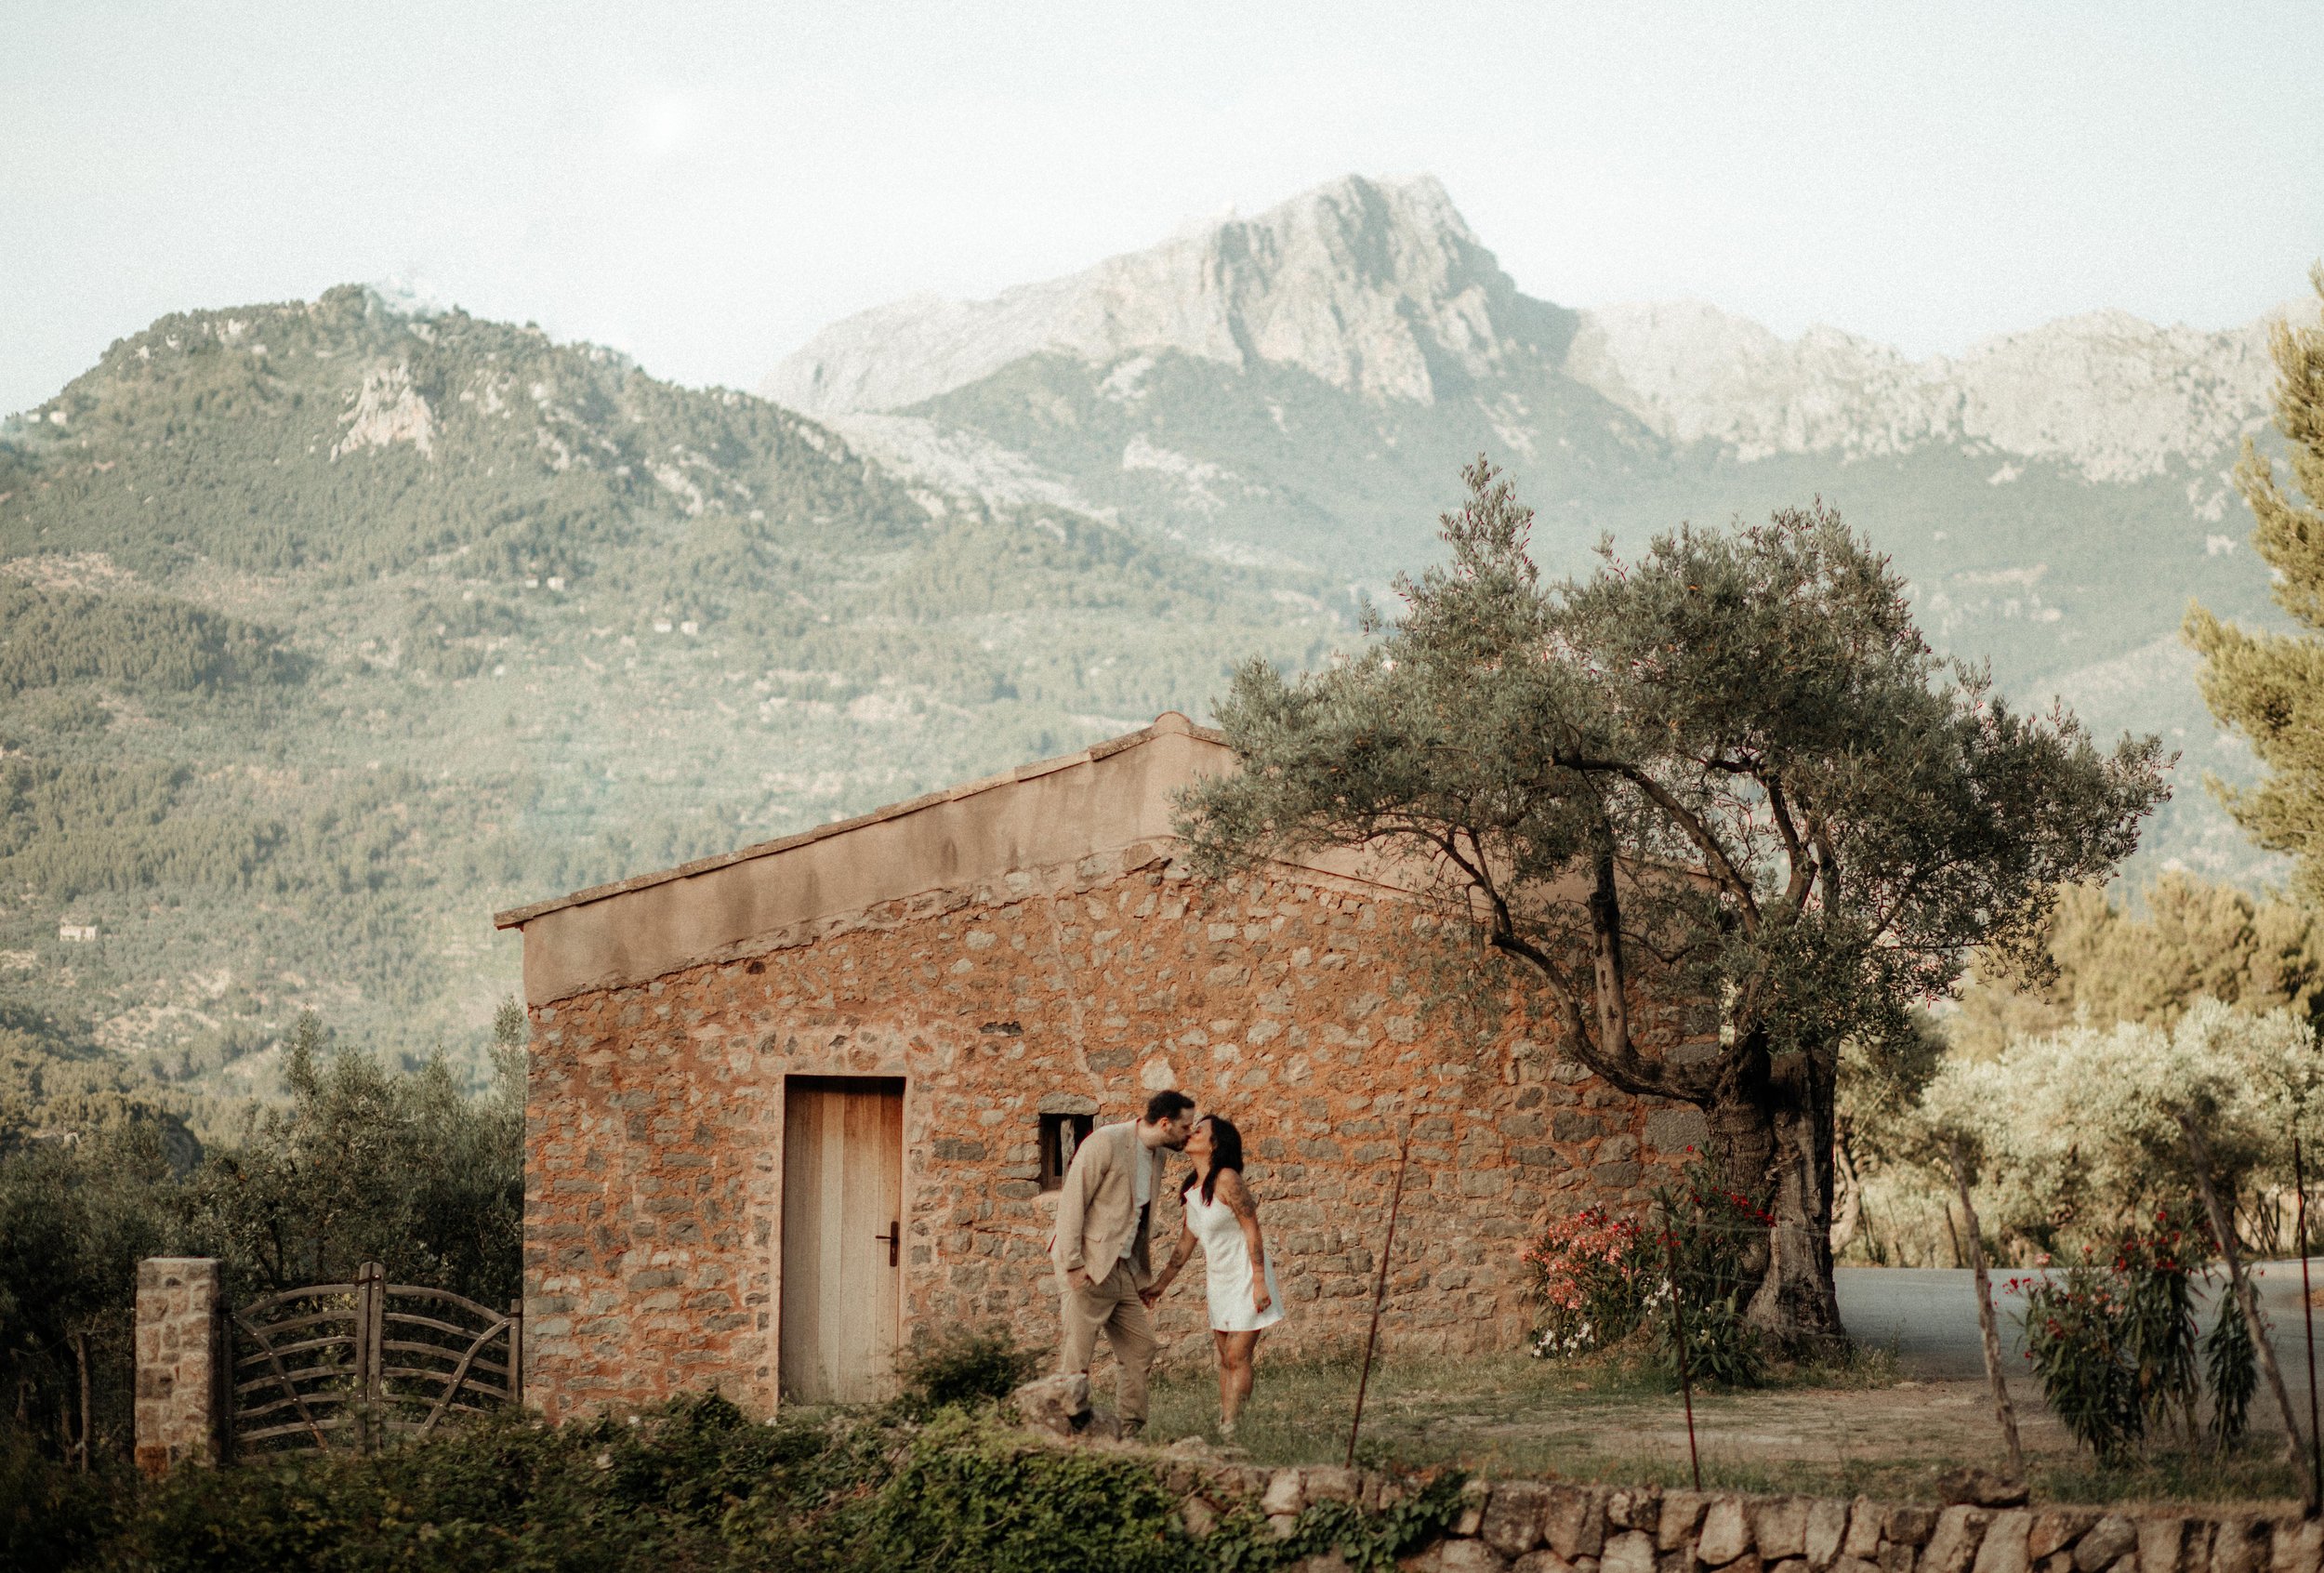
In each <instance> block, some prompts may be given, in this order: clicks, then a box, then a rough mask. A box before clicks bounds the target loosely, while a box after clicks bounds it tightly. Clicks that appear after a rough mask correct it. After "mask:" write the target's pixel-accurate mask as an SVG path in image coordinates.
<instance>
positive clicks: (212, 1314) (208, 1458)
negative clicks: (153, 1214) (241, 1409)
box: [135, 1256, 231, 1474]
mask: <svg viewBox="0 0 2324 1573" xmlns="http://www.w3.org/2000/svg"><path fill="white" fill-rule="evenodd" d="M220 1273H221V1268H220V1266H219V1263H218V1261H217V1259H216V1258H214V1257H207V1256H150V1257H147V1258H146V1259H145V1260H144V1261H142V1262H139V1263H138V1301H137V1331H136V1340H137V1395H136V1400H135V1401H136V1422H137V1463H138V1468H139V1469H140V1470H143V1471H144V1472H145V1473H146V1474H167V1473H168V1472H169V1471H170V1470H171V1469H173V1468H175V1467H176V1466H178V1464H181V1463H205V1464H208V1463H216V1462H218V1459H219V1458H220V1456H221V1454H222V1450H223V1447H224V1442H225V1424H226V1389H227V1384H228V1382H229V1381H231V1378H230V1376H229V1375H228V1370H227V1360H228V1351H227V1344H226V1335H225V1322H224V1310H223V1307H224V1301H223V1299H222V1298H221V1297H222V1293H223V1280H222V1278H221V1276H220Z"/></svg>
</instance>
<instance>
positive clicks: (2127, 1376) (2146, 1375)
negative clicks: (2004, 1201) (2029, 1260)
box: [2007, 1213, 2258, 1463]
mask: <svg viewBox="0 0 2324 1573" xmlns="http://www.w3.org/2000/svg"><path fill="white" fill-rule="evenodd" d="M2156 1224H2157V1227H2156V1228H2155V1229H2154V1230H2152V1231H2151V1232H2141V1233H2134V1234H2131V1235H2128V1236H2124V1238H2123V1239H2122V1240H2121V1241H2120V1242H2119V1245H2118V1246H2117V1248H2116V1249H2115V1252H2114V1255H2113V1256H2112V1258H2111V1259H2110V1260H2109V1261H2107V1262H2105V1263H2104V1264H2103V1265H2102V1264H2101V1262H2100V1261H2099V1259H2098V1258H2097V1257H2096V1256H2094V1255H2093V1254H2092V1253H2090V1252H2089V1251H2087V1250H2085V1252H2084V1253H2083V1256H2082V1259H2081V1260H2080V1262H2076V1263H2075V1264H2074V1265H2073V1266H2071V1267H2068V1268H2067V1270H2066V1271H2065V1272H2064V1273H2063V1274H2061V1275H2060V1276H2057V1277H2056V1278H2054V1279H2041V1278H2031V1279H2019V1278H2013V1279H2011V1280H2010V1281H2009V1284H2008V1286H2007V1287H2008V1289H2010V1290H2011V1291H2012V1292H2022V1293H2023V1294H2024V1295H2025V1298H2026V1309H2025V1311H2024V1313H2023V1315H2022V1318H2021V1319H2022V1321H2023V1325H2024V1327H2025V1331H2026V1357H2027V1359H2028V1360H2029V1361H2031V1362H2032V1363H2033V1368H2034V1375H2035V1376H2036V1377H2037V1378H2038V1379H2039V1380H2040V1382H2041V1391H2042V1396H2043V1397H2044V1398H2045V1399H2047V1400H2048V1402H2049V1405H2050V1408H2052V1409H2053V1410H2054V1411H2055V1412H2056V1414H2057V1417H2058V1419H2059V1420H2060V1421H2064V1422H2065V1424H2066V1428H2067V1430H2068V1431H2069V1432H2071V1433H2072V1434H2074V1438H2075V1440H2077V1441H2078V1442H2080V1443H2081V1444H2082V1445H2083V1446H2084V1447H2088V1448H2089V1449H2090V1450H2091V1451H2092V1452H2093V1453H2094V1454H2096V1455H2097V1457H2098V1460H2099V1461H2100V1462H2102V1463H2116V1462H2119V1461H2121V1460H2122V1459H2124V1458H2126V1457H2128V1456H2129V1455H2130V1454H2131V1453H2133V1452H2134V1451H2136V1450H2137V1449H2138V1448H2139V1447H2142V1446H2144V1444H2145V1443H2146V1440H2147V1439H2148V1438H2149V1437H2151V1436H2153V1435H2155V1434H2159V1432H2161V1431H2162V1430H2163V1429H2164V1427H2165V1426H2167V1424H2168V1423H2169V1421H2170V1418H2171V1417H2172V1414H2173V1413H2175V1414H2177V1416H2178V1417H2179V1419H2180V1421H2181V1423H2182V1426H2183V1434H2184V1435H2185V1439H2186V1440H2187V1441H2188V1442H2189V1443H2192V1442H2193V1441H2194V1440H2195V1437H2196V1435H2197V1432H2198V1424H2197V1408H2198V1406H2199V1402H2200V1400H2201V1397H2202V1392H2201V1389H2202V1387H2203V1385H2204V1384H2205V1379H2208V1384H2209V1386H2210V1389H2211V1398H2212V1433H2213V1434H2214V1435H2215V1436H2217V1437H2218V1438H2219V1440H2220V1441H2221V1442H2222V1443H2223V1444H2224V1443H2225V1442H2228V1441H2232V1440H2234V1439H2235V1438H2236V1437H2238V1436H2239V1435H2241V1434H2242V1433H2243V1430H2244V1427H2245V1423H2246V1417H2247V1415H2248V1413H2249V1411H2250V1408H2251V1395H2252V1392H2253V1389H2254V1387H2255V1385H2256V1383H2257V1381H2258V1376H2257V1373H2256V1371H2255V1370H2254V1368H2253V1364H2252V1362H2253V1358H2254V1350H2253V1347H2252V1342H2251V1329H2250V1328H2249V1327H2248V1326H2247V1325H2246V1324H2245V1322H2244V1319H2243V1314H2242V1311H2241V1308H2240V1307H2239V1306H2238V1305H2237V1303H2236V1300H2235V1295H2234V1293H2233V1291H2232V1289H2230V1288H2229V1287H2228V1286H2226V1285H2225V1284H2224V1283H2223V1284H2222V1285H2221V1286H2220V1288H2219V1289H2218V1291H2217V1293H2218V1300H2219V1303H2218V1315H2217V1317H2216V1319H2215V1320H2214V1322H2213V1324H2212V1330H2211V1332H2210V1334H2209V1335H2207V1336H2205V1337H2203V1338H2202V1339H2200V1340H2199V1339H2198V1337H2197V1331H2196V1329H2197V1316H2196V1311H2197V1303H2196V1291H2195V1286H2194V1276H2195V1274H2194V1267H2193V1262H2192V1261H2191V1260H2190V1257H2189V1255H2188V1254H2187V1253H2185V1252H2184V1251H2183V1250H2182V1249H2181V1247H2182V1245H2183V1244H2185V1243H2191V1242H2188V1241H2186V1240H2185V1236H2183V1235H2182V1233H2181V1232H2180V1231H2178V1230H2175V1229H2172V1228H2171V1227H2170V1220H2169V1217H2168V1216H2167V1215H2166V1214H2161V1213H2158V1214H2157V1216H2156Z"/></svg>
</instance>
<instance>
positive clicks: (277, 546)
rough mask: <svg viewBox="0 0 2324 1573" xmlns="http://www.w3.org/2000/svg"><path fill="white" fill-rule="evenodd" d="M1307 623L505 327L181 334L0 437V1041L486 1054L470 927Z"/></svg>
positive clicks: (232, 327) (981, 746) (887, 792)
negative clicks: (312, 1032) (27, 1032)
mask: <svg viewBox="0 0 2324 1573" xmlns="http://www.w3.org/2000/svg"><path fill="white" fill-rule="evenodd" d="M1331 595H1332V592H1331V590H1330V588H1329V587H1328V586H1327V584H1326V583H1325V582H1324V581H1322V580H1321V579H1320V578H1319V577H1318V576H1317V575H1313V574H1303V573H1298V572H1290V571H1275V570H1263V569H1259V568H1252V567H1247V566H1237V565H1234V564H1229V563H1224V562H1219V561H1217V560H1216V559H1215V558H1211V557H1207V556H1203V555H1201V554H1198V553H1195V552H1191V551H1188V550H1186V549H1183V548H1182V547H1180V546H1178V545H1176V544H1174V543H1172V542H1171V541H1169V540H1168V539H1167V538H1163V537H1160V536H1157V535H1152V534H1147V533H1140V532H1136V531H1132V530H1129V529H1127V528H1124V527H1121V526H1119V525H1118V524H1116V523H1111V522H1106V521H1104V520H1101V519H1096V518H1092V517H1089V516H1085V515H1083V514H1079V513H1076V512H1072V511H1069V510H1066V509H1061V508H1059V507H1056V506H1054V505H1043V504H1039V503H1034V504H1025V505H1019V504H1017V503H1013V502H1010V501H1009V500H1007V499H1005V498H1004V499H995V500H986V499H983V498H980V497H976V496H939V495H937V494H936V493H935V492H933V491H931V490H930V489H929V488H928V487H927V486H925V485H921V484H918V483H907V482H905V480H904V479H901V478H899V477H898V476H897V475H895V474H893V473H891V471H890V470H889V469H886V468H884V467H882V466H881V465H879V464H878V463H877V462H874V461H873V460H871V459H869V458H867V457H866V456H865V455H864V454H863V453H862V452H860V451H859V450H858V449H856V448H855V447H854V446H852V444H851V443H849V442H848V441H847V440H845V439H844V438H842V437H841V436H839V435H838V434H837V433H835V432H833V431H832V430H829V429H827V428H826V427H824V426H822V425H820V424H818V423H816V422H814V421H812V420H811V419H808V418H805V417H803V416H799V415H798V414H796V413H794V412H791V411H788V410H786V409H782V408H779V407H777V406H775V405H773V404H771V403H767V402H766V401H763V400H761V399H759V398H756V397H754V396H751V395H749V394H745V393H740V392H736V391H733V390H719V389H709V390H697V389H687V388H680V387H677V386H674V385H672V384H669V383H667V382H663V381H660V380H658V379H656V378H654V377H650V376H648V375H646V374H645V373H644V372H642V371H641V370H640V369H639V368H637V367H636V366H634V365H632V364H629V363H628V362H627V361H626V360H624V359H623V358H622V357H620V356H619V355H616V354H614V353H612V352H610V351H607V350H602V349H599V348H595V347H592V346H588V345H580V344H556V343H552V342H551V341H550V340H549V339H548V338H547V337H545V336H544V335H542V334H541V333H540V332H539V331H538V330H536V329H533V328H530V327H519V326H515V325H512V324H503V323H494V322H486V321H480V320H477V319H474V318H471V317H469V316H467V315H466V314H464V313H461V312H458V311H444V312H439V313H434V314H409V313H406V312H403V311H397V310H395V309H393V308H391V307H390V305H389V304H388V303H387V302H386V301H384V300H383V299H382V298H380V297H378V296H376V294H373V293H371V292H369V291H366V290H364V289H361V288H356V287H345V288H340V289H335V290H333V291H331V292H329V293H328V294H326V295H324V297H322V298H321V299H319V300H315V301H312V302H291V303H286V304H274V305H262V306H252V307H242V308H236V309H232V310H228V311H195V312H187V313H183V314H179V315H174V316H170V317H166V318H164V319H163V320H161V321H160V322H157V323H155V324H152V326H151V327H149V328H147V329H146V330H144V331H143V332H140V333H137V334H134V335H131V336H130V337H125V338H124V339H122V340H120V341H118V342H117V343H115V344H114V345H112V347H111V348H110V349H109V350H107V351H106V353H105V355H104V357H103V359H102V360H101V361H100V362H99V364H97V365H95V366H93V367H92V368H91V369H90V370H89V371H87V372H86V373H85V374H84V375H83V376H81V377H77V378H76V379H74V380H73V383H72V384H71V385H69V386H68V387H66V388H65V389H64V390H62V391H60V392H59V394H58V395H57V396H56V397H55V398H54V399H51V400H49V401H48V402H46V403H44V404H43V405H41V406H40V407H39V408H37V409H35V410H33V411H31V412H28V414H27V415H26V416H23V417H21V418H20V419H18V420H16V421H14V422H11V423H10V424H8V425H7V427H6V428H0V806H5V810H6V812H5V814H0V891H5V892H7V899H6V901H5V903H0V1014H5V1013H6V1012H8V1011H14V1012H16V1013H17V1014H18V1015H19V1016H21V1017H22V1018H23V1019H26V1020H36V1021H39V1022H42V1023H44V1024H46V1025H45V1026H44V1029H43V1030H44V1031H46V1032H47V1033H49V1035H50V1037H51V1038H52V1039H53V1040H54V1041H55V1042H56V1043H59V1044H61V1045H64V1049H60V1050H59V1052H63V1051H65V1050H71V1051H73V1052H76V1053H77V1052H80V1051H83V1050H88V1049H96V1050H102V1051H109V1052H111V1053H112V1054H113V1055H115V1056H126V1057H127V1058H128V1059H129V1060H131V1061H132V1062H134V1063H136V1064H141V1065H143V1066H144V1067H145V1068H147V1069H148V1070H150V1071H152V1072H154V1073H156V1074H158V1075H160V1076H161V1077H163V1079H164V1080H165V1081H170V1082H175V1083H178V1084H179V1086H180V1089H181V1090H182V1091H186V1092H188V1093H189V1094H191V1093H195V1092H202V1093H210V1092H215V1093H218V1094H220V1095H229V1094H233V1093H236V1092H238V1091H246V1090H248V1089H251V1088H255V1087H262V1086H264V1085H266V1084H267V1066H268V1064H269V1059H268V1053H269V1051H268V1048H267V1046H268V1045H269V1044H270V1043H271V1042H272V1041H273V1040H274V1039H275V1038H276V1037H277V1036H279V1033H280V1031H281V1029H282V1028H283V1027H284V1025H285V1024H286V1023H287V1022H288V1020H289V1019H290V1018H291V1016H292V1014H293V1013H294V1012H296V1011H298V1010H300V1009H303V1008H309V1007H311V1008H314V1009H317V1010H319V1011H322V1012H323V1013H324V1017H325V1019H326V1020H327V1021H328V1022H329V1023H331V1024H333V1025H334V1026H335V1027H337V1029H339V1030H340V1031H341V1032H342V1033H344V1034H345V1036H346V1037H347V1038H350V1039H351V1040H354V1041H360V1042H366V1043H370V1044H373V1045H376V1046H379V1047H381V1048H384V1049H386V1050H388V1051H390V1052H391V1053H398V1054H403V1055H405V1056H416V1055H419V1054H424V1053H426V1052H427V1051H429V1049H430V1048H431V1046H433V1045H436V1044H439V1043H442V1044H443V1045H445V1046H446V1047H447V1048H448V1049H449V1050H450V1051H453V1052H454V1053H455V1054H456V1055H457V1056H462V1057H469V1058H470V1059H471V1063H478V1064H481V1061H476V1060H473V1058H472V1051H476V1050H479V1049H481V1047H482V1042H483V1041H484V1039H485V1038H486V1036H487V1033H488V1026H489V1022H490V1019H491V1015H492V1008H493V1005H494V1004H495V1001H496V1000H497V999H499V998H502V997H504V996H506V995H508V994H509V993H511V992H513V991H514V990H515V988H516V986H517V956H516V952H515V949H514V947H513V946H511V945H508V943H507V942H506V941H505V940H502V939H500V938H498V937H497V936H495V935H494V934H493V932H492V931H491V928H490V914H491V913H492V912H493V911H494V910H495V908H497V907H505V906H508V905H516V904H518V903H520V902H522V901H526V900H530V899H534V898H536V897H538V896H540V895H542V894H543V893H546V892H557V891H561V890H568V889H572V888H574V887H576V886H580V885H585V884H588V883H592V882H595V881H598V880H601V879H610V878H614V877H616V876H618V875H621V874H624V873H631V872H636V871H638V870H639V869H641V868H651V867H657V866H666V865H667V864H670V863H674V862H678V861H680V860H683V859H685V858H688V857H691V856H694V855H698V854H701V853H708V852H712V851H721V850H725V849H728V848H731V847H734V846H737V845H743V844H747V843H749V842H753V841H757V840H760V839H767V838H769V837H772V836H777V835H781V834H785V833H787V832H789V831H792V830H796V829H799V828H801V827H804V826H808V825H812V824H813V823H816V822H819V821H821V820H825V819H829V818H838V817H840V816H842V815H844V814H847V813H853V812H857V811H859V810H861V809H864V808H866V807H870V806H873V805H875V804H877V803H879V802H883V801H890V800H894V799H897V798H901V797H905V796H909V795H912V794H914V793H917V792H918V791H921V790H924V789H927V788H929V787H931V786H938V785H941V784H943V783H945V782H947V781H953V780H958V779H961V778H964V777H970V776H975V775H979V774H984V773H989V772H990V771H992V770H995V769H998V768H1002V767H1004V766H1006V765H1009V764H1011V763H1015V762H1018V761H1020V760H1024V759H1028V758H1037V757H1040V756H1042V755H1046V754H1055V753H1060V752H1063V751H1066V750H1068V749H1070V748H1073V747H1078V746H1080V745H1081V744H1082V743H1084V742H1087V741H1089V740H1091V739H1093V738H1096V737H1099V736H1103V735H1106V734H1112V733H1116V732H1120V731H1123V730H1127V729H1128V728H1129V727H1131V726H1134V725H1137V724H1141V723H1142V722H1143V721H1145V720H1150V719H1151V718H1152V717H1153V715H1154V714H1155V712H1156V711H1158V710H1161V709H1164V708H1168V707H1180V708H1184V709H1190V710H1199V709H1200V708H1201V707H1202V706H1203V705H1204V703H1205V702H1206V701H1207V699H1208V697H1209V696H1210V695H1211V694H1214V693H1216V692H1217V691H1218V690H1219V689H1220V688H1221V686H1222V685H1223V682H1224V677H1225V671H1226V668H1227V667H1228V665H1229V664H1230V663H1232V662H1234V661H1235V660H1238V659H1241V658H1243V657H1244V656H1246V655H1248V654H1266V655H1268V656H1269V657H1271V658H1273V659H1276V660H1279V661H1283V662H1286V663H1289V664H1304V663H1307V662H1311V661H1314V660H1317V659H1320V658H1321V657H1322V655H1323V654H1324V653H1325V651H1326V650H1327V648H1328V647H1329V645H1330V643H1331V642H1332V641H1334V640H1336V639H1340V638H1341V637H1343V634H1342V629H1343V627H1344V625H1343V622H1342V620H1341V619H1340V616H1339V615H1337V614H1336V613H1335V612H1334V611H1333V610H1332V609H1331V606H1330V604H1329V602H1330V600H1331ZM1342 599H1344V598H1342ZM28 1063H29V1062H28ZM0 1069H5V1067H0ZM6 1091H7V1089H6V1088H5V1087H0V1094H5V1093H6Z"/></svg>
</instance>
